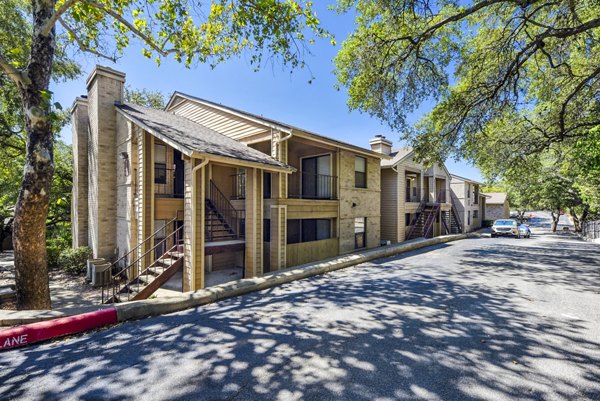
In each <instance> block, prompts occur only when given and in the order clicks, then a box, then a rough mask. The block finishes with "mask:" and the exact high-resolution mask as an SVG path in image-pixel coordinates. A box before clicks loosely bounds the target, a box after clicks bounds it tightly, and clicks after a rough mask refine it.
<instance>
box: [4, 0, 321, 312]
mask: <svg viewBox="0 0 600 401" xmlns="http://www.w3.org/2000/svg"><path fill="white" fill-rule="evenodd" d="M207 3H208V4H206V7H204V6H202V7H201V6H200V5H199V4H198V3H196V2H194V1H186V0H58V1H57V0H3V4H9V6H8V9H7V10H3V11H8V14H6V15H4V14H3V15H2V16H1V17H0V18H2V19H1V20H0V25H1V26H2V29H1V30H0V72H1V73H2V76H3V77H7V78H8V79H10V80H12V81H13V83H14V84H15V85H16V88H17V91H18V95H19V98H20V104H21V108H22V111H23V116H24V124H23V126H24V128H25V132H26V142H27V144H26V157H25V166H24V170H23V171H24V173H23V179H22V182H21V188H20V191H19V196H18V199H17V204H16V211H15V221H14V231H13V246H14V248H15V270H16V285H17V307H18V308H28V309H43V308H50V296H49V287H48V276H47V258H46V249H45V232H46V217H47V215H48V203H49V200H50V186H51V182H52V177H53V172H54V160H53V131H52V106H51V104H52V101H51V99H52V95H51V93H50V92H49V90H48V88H49V83H50V80H51V77H52V74H53V65H54V60H55V55H56V49H57V41H58V40H59V36H58V35H61V34H64V36H65V40H67V41H69V42H72V43H74V44H76V45H77V46H78V47H79V48H80V49H81V50H82V51H85V52H89V53H92V54H94V55H96V56H98V57H105V58H108V59H111V60H114V59H116V57H118V55H119V54H121V52H122V51H123V49H125V48H126V47H127V46H128V45H129V43H130V41H131V40H139V41H141V42H142V43H143V45H144V54H145V55H146V56H147V57H153V58H155V60H156V61H157V62H160V60H161V59H162V58H164V57H168V56H172V57H173V58H175V59H176V60H178V61H182V62H184V63H186V64H187V65H190V64H192V63H193V62H194V61H199V62H208V63H211V64H213V65H214V64H217V63H219V62H222V61H224V60H226V59H227V58H229V57H231V56H234V55H238V54H240V53H242V52H249V54H250V55H251V56H250V60H251V62H253V63H254V64H255V65H260V64H261V62H262V61H263V55H265V56H270V55H276V56H277V57H278V58H279V59H280V60H281V62H282V63H284V64H288V65H290V66H292V67H296V66H299V65H302V63H303V61H302V60H303V53H304V51H305V50H306V47H305V45H306V44H307V43H309V42H310V41H311V40H312V37H314V36H316V37H322V36H327V33H326V32H325V31H323V30H322V29H321V28H320V27H319V21H318V19H317V17H316V15H315V13H314V11H313V9H312V3H311V2H309V1H307V2H302V3H300V2H296V1H291V0H287V1H283V0H240V1H235V0H213V1H211V2H207ZM19 21H24V22H25V24H24V25H19V24H18V22H19ZM22 26H25V27H26V29H25V31H24V34H25V36H26V39H27V40H24V41H23V40H19V39H18V37H13V36H12V32H13V31H12V29H13V28H14V29H23V28H22ZM307 34H311V35H313V36H312V37H306V36H305V35H307Z"/></svg>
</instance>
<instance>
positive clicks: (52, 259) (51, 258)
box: [46, 245, 64, 269]
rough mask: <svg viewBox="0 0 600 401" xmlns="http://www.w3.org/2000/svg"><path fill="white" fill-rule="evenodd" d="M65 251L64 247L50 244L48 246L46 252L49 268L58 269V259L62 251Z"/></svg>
mask: <svg viewBox="0 0 600 401" xmlns="http://www.w3.org/2000/svg"><path fill="white" fill-rule="evenodd" d="M63 251H64V249H63V248H59V247H58V246H56V245H48V246H47V247H46V253H47V254H48V268H49V269H56V268H57V267H58V259H59V258H60V253H61V252H63Z"/></svg>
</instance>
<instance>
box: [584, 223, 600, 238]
mask: <svg viewBox="0 0 600 401" xmlns="http://www.w3.org/2000/svg"><path fill="white" fill-rule="evenodd" d="M581 228H582V230H581V235H582V236H583V237H585V238H587V239H590V240H594V239H597V238H600V220H596V221H588V222H586V223H584V224H583V226H582V227H581Z"/></svg>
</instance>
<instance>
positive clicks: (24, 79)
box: [0, 53, 31, 86]
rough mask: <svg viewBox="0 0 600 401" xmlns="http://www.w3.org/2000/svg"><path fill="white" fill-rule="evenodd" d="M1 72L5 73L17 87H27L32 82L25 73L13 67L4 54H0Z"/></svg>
mask: <svg viewBox="0 0 600 401" xmlns="http://www.w3.org/2000/svg"><path fill="white" fill-rule="evenodd" d="M0 71H2V72H4V73H5V74H6V75H8V77H9V78H10V79H11V80H12V81H13V82H14V83H16V84H17V85H21V86H27V85H29V84H31V80H30V79H29V77H28V76H27V75H25V74H24V73H23V71H21V70H19V69H18V68H17V67H15V66H14V65H12V64H11V63H10V62H9V61H8V60H7V59H6V58H5V57H4V55H3V54H2V53H0Z"/></svg>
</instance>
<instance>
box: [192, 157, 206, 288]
mask: <svg viewBox="0 0 600 401" xmlns="http://www.w3.org/2000/svg"><path fill="white" fill-rule="evenodd" d="M193 160H194V159H192V162H193ZM207 164H208V159H203V160H202V162H200V164H198V165H197V166H195V167H193V168H192V221H191V223H192V224H191V229H192V255H191V256H192V258H191V259H192V260H191V269H192V277H191V280H190V281H191V282H190V290H191V291H194V290H195V286H196V245H197V241H196V220H197V219H196V213H197V210H196V201H197V199H196V172H197V171H198V170H200V169H201V168H203V167H204V166H206V165H207ZM202 192H204V188H203V189H202ZM202 220H203V221H204V218H203V219H202ZM203 242H204V241H203Z"/></svg>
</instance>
